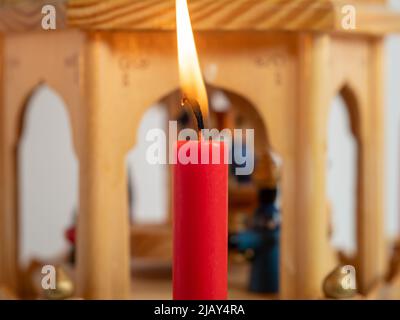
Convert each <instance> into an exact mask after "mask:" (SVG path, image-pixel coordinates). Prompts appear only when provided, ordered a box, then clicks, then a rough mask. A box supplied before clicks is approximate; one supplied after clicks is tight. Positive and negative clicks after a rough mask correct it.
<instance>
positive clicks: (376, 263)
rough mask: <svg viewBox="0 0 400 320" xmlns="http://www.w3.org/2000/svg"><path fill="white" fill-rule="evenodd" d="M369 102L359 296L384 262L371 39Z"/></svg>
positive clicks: (378, 85) (377, 78) (379, 61)
mask: <svg viewBox="0 0 400 320" xmlns="http://www.w3.org/2000/svg"><path fill="white" fill-rule="evenodd" d="M368 65H369V68H370V71H369V83H368V87H369V90H368V92H364V94H365V95H366V97H367V100H366V101H369V104H368V105H367V108H365V110H366V112H367V115H366V117H365V119H366V121H367V123H366V124H365V125H364V128H365V130H364V132H363V133H362V137H361V139H362V141H361V146H360V149H361V152H360V157H361V159H360V164H361V170H360V173H361V177H360V191H359V192H360V197H359V201H360V212H359V217H358V232H357V240H358V248H359V256H358V268H357V272H358V280H359V289H360V291H361V293H363V294H366V293H367V292H368V291H369V290H370V289H371V288H372V287H373V286H374V285H375V284H376V282H377V281H379V280H380V279H382V276H383V275H384V272H385V269H386V266H387V263H386V261H385V259H386V257H387V256H386V255H387V252H386V247H385V246H386V244H385V243H386V241H385V235H384V212H385V211H384V205H383V203H384V199H383V198H384V192H383V189H384V186H383V185H384V183H383V181H384V170H383V169H384V143H383V134H384V130H383V128H384V127H383V114H384V105H383V72H384V66H383V65H384V64H383V41H382V39H381V38H376V39H373V40H371V43H370V61H369V63H368Z"/></svg>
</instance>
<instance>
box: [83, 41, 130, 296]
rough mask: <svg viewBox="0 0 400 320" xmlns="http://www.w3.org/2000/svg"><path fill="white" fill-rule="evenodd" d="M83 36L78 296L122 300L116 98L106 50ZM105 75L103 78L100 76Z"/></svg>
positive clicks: (123, 190)
mask: <svg viewBox="0 0 400 320" xmlns="http://www.w3.org/2000/svg"><path fill="white" fill-rule="evenodd" d="M96 35H97V34H94V35H89V36H88V44H87V52H86V55H85V61H86V70H85V71H86V75H85V86H86V99H87V100H86V106H85V107H86V110H85V111H84V126H83V128H85V129H84V130H85V133H84V135H83V137H82V138H83V139H84V142H83V144H82V147H83V149H82V150H83V152H81V153H80V154H81V157H80V209H79V220H78V250H77V252H78V257H77V258H78V259H77V264H78V270H77V286H78V295H79V296H82V297H84V298H88V299H126V298H128V297H129V294H130V272H129V262H130V252H129V217H128V198H127V178H126V168H125V152H124V151H123V149H124V148H125V146H124V144H123V143H122V142H121V140H119V139H118V137H119V133H120V132H119V130H118V128H119V123H118V120H119V118H118V117H115V116H114V115H115V113H116V112H117V111H116V110H115V107H116V104H115V103H114V102H115V101H117V100H118V99H120V97H118V95H117V94H116V92H118V91H115V90H113V87H114V86H115V84H114V83H112V80H111V79H112V76H111V75H110V74H111V73H110V74H108V75H109V76H108V75H107V71H108V69H107V68H108V66H109V60H107V59H109V58H110V57H109V56H108V54H109V48H108V46H107V45H106V44H105V43H103V42H102V38H101V37H97V36H96ZM103 71H104V73H103Z"/></svg>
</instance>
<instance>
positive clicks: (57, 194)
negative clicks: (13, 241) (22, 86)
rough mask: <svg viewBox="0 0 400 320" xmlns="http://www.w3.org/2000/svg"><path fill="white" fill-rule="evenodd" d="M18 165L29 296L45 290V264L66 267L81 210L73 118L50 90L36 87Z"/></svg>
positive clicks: (21, 256) (24, 123) (21, 249)
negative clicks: (70, 233) (69, 233)
mask: <svg viewBox="0 0 400 320" xmlns="http://www.w3.org/2000/svg"><path fill="white" fill-rule="evenodd" d="M17 165H18V195H19V196H18V208H19V243H20V245H19V252H20V254H19V263H20V266H21V270H22V271H23V284H22V287H23V291H24V292H23V294H25V295H27V296H30V295H34V294H37V292H35V291H34V290H33V289H32V288H36V289H37V288H40V287H37V286H36V282H37V280H35V284H33V280H32V278H33V277H34V276H35V275H36V274H37V273H38V272H39V274H40V268H41V267H42V266H43V265H46V264H53V265H59V264H61V263H65V261H66V255H67V254H68V253H69V250H71V245H70V244H68V242H67V241H66V239H65V237H64V234H65V231H66V229H67V228H68V227H69V226H71V224H74V220H75V215H76V212H77V209H78V208H77V206H78V161H77V158H76V156H75V153H74V150H73V143H72V135H71V128H70V122H69V117H68V113H67V110H66V106H65V104H64V102H63V101H62V99H61V98H60V97H59V96H58V95H57V94H56V93H55V92H54V91H53V90H52V89H51V88H49V87H48V86H46V85H41V86H39V87H37V88H36V89H35V90H34V91H33V93H32V94H31V95H30V96H29V99H28V100H27V103H26V105H25V107H24V114H23V118H22V122H21V133H20V140H19V145H18V154H17ZM38 268H39V271H38V270H37V269H38ZM39 283H40V281H39Z"/></svg>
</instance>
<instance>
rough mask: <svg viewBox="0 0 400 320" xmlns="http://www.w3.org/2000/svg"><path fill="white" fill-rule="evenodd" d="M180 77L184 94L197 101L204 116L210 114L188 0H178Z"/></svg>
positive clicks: (177, 22) (177, 23) (177, 20)
mask: <svg viewBox="0 0 400 320" xmlns="http://www.w3.org/2000/svg"><path fill="white" fill-rule="evenodd" d="M176 29H177V37H178V62H179V79H180V83H181V89H182V92H183V94H184V96H185V97H186V98H187V99H189V100H192V101H196V102H197V103H198V104H199V106H200V111H201V114H202V116H203V117H204V118H206V117H207V115H208V99H207V91H206V87H205V84H204V81H203V76H202V74H201V69H200V64H199V58H198V56H197V51H196V45H195V42H194V36H193V30H192V24H191V22H190V16H189V9H188V5H187V0H176Z"/></svg>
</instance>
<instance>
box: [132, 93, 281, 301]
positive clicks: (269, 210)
mask: <svg viewBox="0 0 400 320" xmlns="http://www.w3.org/2000/svg"><path fill="white" fill-rule="evenodd" d="M207 91H208V95H209V100H210V123H211V125H210V126H211V127H212V128H217V129H218V130H220V131H221V130H223V129H230V130H233V129H243V130H242V131H244V130H245V129H253V130H254V141H251V139H250V140H246V136H244V137H243V139H244V140H245V141H249V143H248V145H246V147H245V148H244V149H245V150H243V152H244V153H243V152H242V155H243V156H244V157H253V159H254V167H253V168H252V169H251V171H250V173H249V174H248V175H237V174H235V164H234V165H232V166H231V168H230V177H229V232H230V245H231V247H230V268H229V270H230V274H229V278H230V281H229V286H230V290H231V291H232V292H233V295H235V292H237V293H239V292H243V290H246V289H249V288H250V289H252V290H253V291H257V292H266V291H265V290H268V288H267V289H266V287H265V286H264V287H262V286H261V287H260V286H258V287H256V286H254V283H257V284H259V283H266V282H267V283H268V284H267V285H266V286H267V287H268V285H269V286H270V288H269V289H270V290H271V292H272V291H274V290H275V292H276V291H277V287H278V279H279V275H278V269H279V265H278V264H279V232H280V217H279V204H278V202H279V201H278V200H277V198H278V195H279V178H280V168H281V161H280V157H279V156H278V155H277V154H275V153H274V152H273V150H271V148H270V147H269V139H268V134H267V130H266V127H265V123H264V121H263V119H262V118H261V116H260V114H259V112H258V111H257V109H256V108H255V107H254V106H253V105H252V104H251V103H250V102H249V101H248V100H247V99H245V98H244V97H242V96H240V95H238V94H236V93H234V92H231V91H228V90H224V89H221V88H217V87H213V86H208V87H207ZM180 100H181V93H180V91H179V90H175V91H173V92H171V93H170V94H168V95H167V96H165V97H163V98H162V99H160V101H158V102H157V103H156V104H155V105H153V106H151V107H149V109H148V111H147V113H146V114H145V115H144V117H143V119H142V122H141V124H140V127H139V129H138V132H137V133H136V141H137V144H136V145H135V146H134V148H133V149H132V151H131V152H130V153H129V154H128V157H127V166H128V170H127V171H128V174H129V175H130V177H129V181H132V182H133V183H131V184H130V186H129V187H128V189H129V193H130V196H129V198H130V199H131V201H132V203H131V204H130V207H131V208H133V213H132V217H133V220H132V222H133V225H132V238H131V245H132V254H133V260H134V264H133V267H134V271H133V276H134V281H135V284H136V286H137V288H138V290H137V291H138V292H140V287H141V285H142V284H143V287H144V286H145V284H144V283H146V282H151V281H152V280H153V279H154V278H155V277H157V274H158V275H160V274H161V275H162V274H164V275H166V276H165V278H164V282H162V281H163V280H162V279H160V277H157V284H158V285H159V286H160V288H161V290H162V288H165V289H166V290H170V284H169V281H170V266H171V255H172V241H171V239H172V234H171V231H172V230H171V225H170V222H171V219H170V217H171V216H172V212H171V211H172V210H171V203H170V196H171V195H170V192H171V175H170V167H169V166H167V165H149V164H145V163H144V162H145V152H146V147H147V146H146V143H145V142H144V138H145V136H146V133H147V132H148V130H149V129H153V128H157V129H162V130H165V132H166V133H167V134H168V130H167V128H168V121H169V120H176V121H177V124H178V126H177V129H178V131H179V130H181V129H183V128H193V129H195V128H196V124H195V122H194V118H193V117H192V115H191V114H188V112H187V111H185V109H184V108H181V107H180ZM167 140H168V137H167ZM253 142H254V143H253ZM253 144H254V145H253ZM234 148H235V146H234ZM232 151H233V150H232ZM165 152H166V153H168V148H167V149H166V150H165ZM166 156H167V157H166V158H167V159H168V154H166ZM139 159H141V160H140V161H141V162H142V165H140V164H139ZM246 161H249V160H246ZM150 180H152V181H150ZM145 184H147V186H145ZM150 185H151V186H152V187H151V190H152V192H146V191H144V190H146V188H150V187H149V186H150ZM139 188H143V191H140V190H139ZM260 194H262V195H263V198H262V200H263V201H264V202H268V203H267V204H266V203H260ZM155 199H162V200H161V201H160V203H158V204H157V212H158V214H157V215H155V214H154V212H155V210H154V208H155V204H154V202H155V201H157V200H155ZM139 203H140V205H139ZM256 213H257V214H258V216H257V217H256V218H255V216H256ZM264 222H268V223H269V224H268V223H264ZM257 223H259V224H260V225H259V226H258V225H257ZM261 225H262V227H261ZM266 225H269V226H271V231H268V230H262V231H261V232H260V229H262V228H263V227H264V226H266ZM268 232H270V233H268ZM260 233H263V234H265V233H266V234H270V238H273V239H274V241H273V242H274V248H273V249H272V250H268V249H267V250H266V251H265V246H264V245H263V244H264V243H263V241H266V239H265V238H264V237H263V236H259V234H260ZM248 238H251V239H253V240H254V239H255V243H254V242H252V243H251V244H250V246H248V244H249V242H248V241H247V239H248ZM269 240H270V239H269ZM260 247H263V248H264V251H262V250H259V248H260ZM260 255H262V256H263V259H258V260H257V257H259V256H260ZM266 255H267V256H268V255H269V256H270V258H268V259H265V256H266ZM149 258H150V259H149ZM149 260H150V265H149ZM261 260H262V261H263V262H265V261H266V260H268V261H272V262H271V263H270V265H268V264H267V265H265V263H263V262H260V261H261ZM135 261H136V263H135ZM155 261H158V265H159V266H160V265H161V266H162V267H161V268H162V270H160V269H159V268H157V263H154V262H155ZM255 261H256V263H255ZM160 262H161V263H160ZM153 263H154V264H153ZM256 264H257V265H256ZM144 266H145V267H144ZM155 271H156V272H155ZM260 274H261V276H260ZM264 275H269V276H270V277H269V278H267V279H266V278H264ZM271 282H273V284H271ZM252 283H253V285H252ZM146 286H148V284H146ZM271 287H274V288H272V289H271ZM165 294H166V295H169V294H170V293H169V292H166V293H165ZM166 295H165V296H166ZM148 297H149V296H145V295H139V294H138V296H137V298H143V299H145V298H148ZM152 297H153V298H154V296H152ZM160 297H164V295H162V294H161V293H160Z"/></svg>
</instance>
